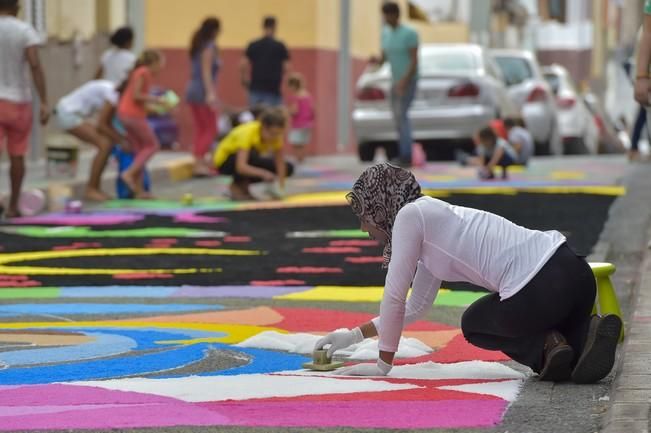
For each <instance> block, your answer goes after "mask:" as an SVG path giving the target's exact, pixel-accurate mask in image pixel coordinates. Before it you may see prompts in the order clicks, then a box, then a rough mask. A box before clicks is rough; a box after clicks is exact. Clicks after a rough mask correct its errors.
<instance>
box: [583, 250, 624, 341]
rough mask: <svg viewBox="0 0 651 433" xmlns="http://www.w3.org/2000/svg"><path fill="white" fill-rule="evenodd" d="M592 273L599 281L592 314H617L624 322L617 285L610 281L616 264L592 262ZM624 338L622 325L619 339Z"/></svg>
mask: <svg viewBox="0 0 651 433" xmlns="http://www.w3.org/2000/svg"><path fill="white" fill-rule="evenodd" d="M590 267H591V268H592V273H593V274H594V277H595V280H596V281H597V297H596V299H595V303H594V307H593V308H592V314H596V313H597V312H598V313H599V314H601V315H602V316H605V315H606V314H615V315H616V316H618V317H619V318H620V319H622V322H623V321H624V318H623V317H622V310H621V309H620V308H619V301H618V300H617V294H616V293H615V287H614V286H613V283H612V282H611V281H610V276H611V275H612V274H614V273H615V270H616V268H615V265H613V264H612V263H590ZM623 340H624V327H623V326H622V333H621V335H620V336H619V341H623Z"/></svg>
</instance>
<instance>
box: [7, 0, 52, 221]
mask: <svg viewBox="0 0 651 433" xmlns="http://www.w3.org/2000/svg"><path fill="white" fill-rule="evenodd" d="M18 9H19V5H18V0H0V35H2V37H1V38H0V64H2V68H0V149H3V148H4V147H6V149H7V151H8V152H9V159H10V164H11V168H10V170H9V176H10V181H11V197H10V198H9V206H8V209H7V210H6V212H5V216H6V217H8V218H11V217H16V216H20V214H19V212H18V199H19V197H20V190H21V188H22V184H23V178H24V177H25V153H27V144H28V142H29V135H30V130H31V126H32V102H31V101H32V95H31V90H30V89H31V85H30V83H29V81H28V80H27V78H26V77H27V74H26V71H25V70H26V69H27V68H28V67H29V69H30V71H31V75H32V80H33V81H34V87H35V88H36V91H37V93H38V96H39V98H40V100H41V106H40V107H41V108H40V120H41V123H42V124H45V123H47V120H48V118H49V115H50V110H49V108H48V104H47V96H46V89H45V77H44V74H43V68H42V67H41V62H40V60H39V57H38V51H37V47H38V45H39V44H40V43H41V38H40V37H39V36H38V34H37V33H36V30H34V28H33V27H32V26H30V25H29V24H27V23H24V22H23V21H20V20H19V19H18V18H16V16H17V15H18Z"/></svg>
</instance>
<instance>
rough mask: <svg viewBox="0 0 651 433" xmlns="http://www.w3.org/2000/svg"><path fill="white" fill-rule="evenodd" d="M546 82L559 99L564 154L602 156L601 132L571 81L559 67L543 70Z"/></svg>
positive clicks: (557, 100) (559, 119)
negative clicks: (600, 150)
mask: <svg viewBox="0 0 651 433" xmlns="http://www.w3.org/2000/svg"><path fill="white" fill-rule="evenodd" d="M543 74H544V76H545V79H546V80H547V82H548V83H549V85H550V86H551V88H552V91H553V92H554V95H556V105H557V106H558V125H559V128H560V133H561V137H562V139H563V149H564V153H565V154H581V153H590V154H596V153H598V152H599V130H598V128H597V124H596V123H595V119H594V116H593V114H592V113H591V112H590V110H589V109H588V107H586V105H585V103H584V101H583V98H582V97H581V95H579V94H578V92H577V91H576V87H575V86H574V83H573V82H572V77H571V76H570V74H569V73H568V71H567V69H565V68H564V67H563V66H560V65H551V66H546V67H544V68H543Z"/></svg>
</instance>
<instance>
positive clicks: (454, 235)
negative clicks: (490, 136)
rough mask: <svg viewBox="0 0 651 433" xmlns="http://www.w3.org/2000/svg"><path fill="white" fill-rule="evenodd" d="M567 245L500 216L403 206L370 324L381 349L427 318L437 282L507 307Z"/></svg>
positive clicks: (427, 200)
mask: <svg viewBox="0 0 651 433" xmlns="http://www.w3.org/2000/svg"><path fill="white" fill-rule="evenodd" d="M565 241H566V239H565V236H563V235H562V234H561V233H559V232H557V231H547V232H541V231H538V230H529V229H527V228H524V227H521V226H518V225H516V224H514V223H512V222H511V221H509V220H507V219H505V218H503V217H501V216H498V215H495V214H492V213H489V212H485V211H481V210H477V209H471V208H466V207H461V206H453V205H451V204H449V203H446V202H444V201H441V200H437V199H435V198H431V197H421V198H419V199H418V200H416V201H414V202H412V203H410V204H408V205H406V206H404V207H403V208H402V209H400V211H399V212H398V215H397V216H396V220H395V222H394V224H393V232H392V235H391V249H392V252H391V261H390V263H389V269H388V272H387V276H386V282H385V285H384V294H383V297H382V304H381V306H380V316H379V317H376V318H375V319H373V323H374V325H375V328H376V329H377V330H378V333H379V337H380V343H379V349H380V350H382V351H386V352H396V351H397V350H398V342H399V340H400V335H401V334H402V329H403V327H404V326H406V325H408V324H409V323H412V322H414V321H416V320H418V319H419V318H421V317H422V316H423V315H424V314H425V313H426V312H428V311H429V309H430V308H431V306H432V304H433V303H434V300H435V298H436V294H437V293H438V290H439V287H440V286H441V281H444V280H445V281H450V282H452V281H463V282H469V283H473V284H475V285H478V286H480V287H484V288H486V289H488V290H490V291H492V292H497V293H499V295H500V299H501V300H505V299H508V298H509V297H511V296H513V295H515V294H516V293H517V292H518V291H519V290H520V289H522V287H524V286H525V285H526V284H527V283H528V282H529V281H530V280H531V279H532V278H533V277H534V276H535V275H536V274H537V273H538V271H539V270H540V268H542V267H543V266H544V265H545V263H547V261H548V260H549V259H550V257H551V256H552V255H553V254H554V253H555V252H556V250H557V249H558V247H560V246H561V245H562V244H563V243H564V242H565ZM412 280H413V284H412ZM410 285H411V286H412V291H411V295H410V296H409V299H408V300H407V293H408V292H409V287H410Z"/></svg>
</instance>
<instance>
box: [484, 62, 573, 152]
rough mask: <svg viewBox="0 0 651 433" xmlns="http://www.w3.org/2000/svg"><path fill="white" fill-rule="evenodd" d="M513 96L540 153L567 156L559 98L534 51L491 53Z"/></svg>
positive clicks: (510, 94) (512, 98)
mask: <svg viewBox="0 0 651 433" xmlns="http://www.w3.org/2000/svg"><path fill="white" fill-rule="evenodd" d="M490 53H491V55H492V57H493V59H495V63H497V65H498V66H499V68H500V70H501V71H502V75H503V76H504V80H505V83H506V85H507V88H508V92H509V96H510V97H511V100H512V101H513V103H514V104H515V106H516V107H517V108H518V110H519V111H520V115H521V117H522V119H523V120H524V123H525V124H526V126H527V129H528V130H529V132H530V133H531V136H532V137H533V139H534V141H535V143H536V154H539V155H549V154H561V153H563V147H562V143H561V135H560V132H559V127H558V113H557V108H556V98H555V96H554V93H553V92H552V89H551V87H550V85H549V84H548V83H547V81H546V80H545V77H544V76H543V74H542V71H541V69H540V65H539V64H538V60H536V57H535V56H534V54H533V53H532V52H531V51H526V50H491V52H490Z"/></svg>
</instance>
